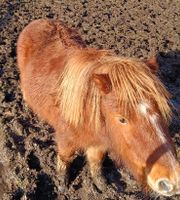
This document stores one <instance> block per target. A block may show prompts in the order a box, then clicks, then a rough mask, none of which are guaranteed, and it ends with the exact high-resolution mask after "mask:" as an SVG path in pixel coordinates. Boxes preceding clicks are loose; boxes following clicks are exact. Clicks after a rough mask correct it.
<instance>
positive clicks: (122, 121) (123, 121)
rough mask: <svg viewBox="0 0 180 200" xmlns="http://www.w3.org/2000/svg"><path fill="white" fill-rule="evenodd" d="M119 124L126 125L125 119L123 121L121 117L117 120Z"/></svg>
mask: <svg viewBox="0 0 180 200" xmlns="http://www.w3.org/2000/svg"><path fill="white" fill-rule="evenodd" d="M119 122H120V123H121V124H127V123H128V121H127V119H125V118H123V117H121V118H119Z"/></svg>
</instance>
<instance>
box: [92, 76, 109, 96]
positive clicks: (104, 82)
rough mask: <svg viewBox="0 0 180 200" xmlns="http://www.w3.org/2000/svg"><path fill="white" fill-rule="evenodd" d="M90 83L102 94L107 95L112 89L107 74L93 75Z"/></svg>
mask: <svg viewBox="0 0 180 200" xmlns="http://www.w3.org/2000/svg"><path fill="white" fill-rule="evenodd" d="M92 81H93V82H94V83H95V85H96V86H97V87H98V88H99V90H100V91H101V92H103V93H104V94H108V93H109V92H110V91H111V89H112V86H111V80H110V78H109V75H108V74H93V75H92Z"/></svg>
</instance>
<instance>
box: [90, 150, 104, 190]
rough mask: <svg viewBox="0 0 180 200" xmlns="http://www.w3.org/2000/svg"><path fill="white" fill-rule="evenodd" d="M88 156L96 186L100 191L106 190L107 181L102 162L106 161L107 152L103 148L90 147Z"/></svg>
mask: <svg viewBox="0 0 180 200" xmlns="http://www.w3.org/2000/svg"><path fill="white" fill-rule="evenodd" d="M86 155H87V160H88V162H89V167H90V172H91V176H92V179H93V182H94V184H95V185H96V187H97V188H98V189H99V190H100V191H103V190H105V188H106V180H105V178H104V177H103V175H102V162H103V160H104V155H105V150H104V149H103V148H101V147H89V148H88V149H87V151H86Z"/></svg>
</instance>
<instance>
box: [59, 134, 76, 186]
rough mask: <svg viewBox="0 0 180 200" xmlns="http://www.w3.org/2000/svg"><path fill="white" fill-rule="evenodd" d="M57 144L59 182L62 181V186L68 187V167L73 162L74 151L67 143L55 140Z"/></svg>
mask: <svg viewBox="0 0 180 200" xmlns="http://www.w3.org/2000/svg"><path fill="white" fill-rule="evenodd" d="M56 142H57V148H58V153H57V172H58V173H59V175H60V180H61V181H62V185H64V186H68V183H69V167H70V164H71V163H72V161H73V155H74V153H75V149H74V148H73V146H72V145H70V144H69V143H68V141H64V140H60V138H58V140H56Z"/></svg>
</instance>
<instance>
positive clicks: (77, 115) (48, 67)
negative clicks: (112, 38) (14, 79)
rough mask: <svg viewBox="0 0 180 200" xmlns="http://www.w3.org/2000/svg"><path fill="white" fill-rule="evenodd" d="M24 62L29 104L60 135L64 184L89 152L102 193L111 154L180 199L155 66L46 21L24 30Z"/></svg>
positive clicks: (179, 168)
mask: <svg viewBox="0 0 180 200" xmlns="http://www.w3.org/2000/svg"><path fill="white" fill-rule="evenodd" d="M17 58H18V66H19V70H20V77H21V88H22V93H23V97H24V99H25V101H26V102H27V103H28V105H29V106H30V107H31V108H32V110H33V111H34V112H35V113H37V114H38V115H39V117H40V118H42V119H44V120H46V121H47V122H48V123H49V124H50V125H52V126H53V127H54V129H55V139H56V142H57V148H58V163H57V166H58V167H57V168H58V170H59V173H60V174H61V177H62V180H63V181H64V184H66V183H67V174H68V169H69V166H70V164H71V161H72V158H73V155H74V153H75V152H76V151H83V152H85V153H86V156H87V160H88V163H89V167H90V172H91V175H92V180H93V182H94V184H95V185H96V186H97V188H98V189H99V190H103V189H104V188H105V184H106V180H105V178H104V177H103V176H102V172H101V164H102V161H103V158H104V155H105V153H106V152H109V153H110V154H112V155H114V156H113V158H114V160H115V162H116V163H117V165H118V164H119V161H120V160H121V161H122V162H123V163H124V165H125V166H127V168H128V169H129V171H130V172H131V173H132V174H133V176H134V177H135V178H136V179H137V180H138V181H139V182H140V183H141V184H143V185H145V186H149V187H150V188H151V189H152V190H153V191H155V192H157V193H158V194H161V195H165V196H171V195H174V194H178V193H180V165H179V163H178V161H177V157H176V152H175V148H174V146H173V143H172V141H171V138H170V136H169V134H168V121H169V120H170V118H171V109H170V106H169V94H168V92H167V91H166V89H165V87H164V86H163V84H162V83H161V81H160V80H159V78H158V77H157V75H156V70H157V68H158V65H157V62H156V59H155V58H153V59H150V60H147V61H142V60H139V59H134V58H125V57H117V56H116V55H114V54H113V53H111V52H109V51H107V50H97V49H93V48H88V47H86V45H85V43H84V42H83V41H82V39H81V38H80V36H79V35H78V34H77V32H76V31H74V30H72V29H70V28H68V27H67V26H66V25H65V24H63V23H62V22H59V21H55V20H45V19H40V20H35V21H33V22H31V23H30V24H29V25H28V26H27V27H25V28H24V30H23V31H22V33H21V34H20V36H19V39H18V43H17Z"/></svg>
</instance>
